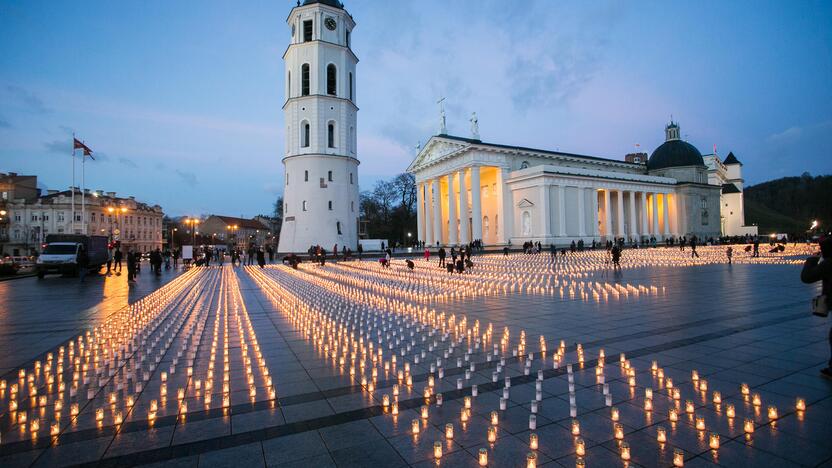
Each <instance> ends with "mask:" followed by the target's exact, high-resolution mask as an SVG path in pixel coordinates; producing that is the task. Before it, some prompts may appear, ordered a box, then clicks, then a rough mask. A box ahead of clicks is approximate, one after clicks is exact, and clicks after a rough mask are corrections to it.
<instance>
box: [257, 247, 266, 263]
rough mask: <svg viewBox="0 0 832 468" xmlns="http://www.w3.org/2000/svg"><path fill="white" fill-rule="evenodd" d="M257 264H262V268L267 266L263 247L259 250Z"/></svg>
mask: <svg viewBox="0 0 832 468" xmlns="http://www.w3.org/2000/svg"><path fill="white" fill-rule="evenodd" d="M257 264H258V265H260V268H264V267H265V266H266V254H265V252H263V248H262V247H261V248H260V249H258V250H257Z"/></svg>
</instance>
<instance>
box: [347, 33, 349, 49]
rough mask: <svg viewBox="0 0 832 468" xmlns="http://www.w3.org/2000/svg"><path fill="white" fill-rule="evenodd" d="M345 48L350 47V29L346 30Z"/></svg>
mask: <svg viewBox="0 0 832 468" xmlns="http://www.w3.org/2000/svg"><path fill="white" fill-rule="evenodd" d="M347 48H348V49H349V48H350V31H349V30H347Z"/></svg>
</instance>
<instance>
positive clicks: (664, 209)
mask: <svg viewBox="0 0 832 468" xmlns="http://www.w3.org/2000/svg"><path fill="white" fill-rule="evenodd" d="M667 198H668V197H667V194H666V193H663V194H662V215H663V217H664V237H665V239H667V238H668V237H670V216H668V214H667V211H668V210H667Z"/></svg>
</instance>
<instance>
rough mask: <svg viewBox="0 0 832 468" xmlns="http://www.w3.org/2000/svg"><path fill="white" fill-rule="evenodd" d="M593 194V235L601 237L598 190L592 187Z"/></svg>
mask: <svg viewBox="0 0 832 468" xmlns="http://www.w3.org/2000/svg"><path fill="white" fill-rule="evenodd" d="M590 194H591V195H592V198H591V200H592V216H591V218H592V237H599V236H600V235H601V233H600V231H599V229H598V190H595V189H594V188H592V189H590Z"/></svg>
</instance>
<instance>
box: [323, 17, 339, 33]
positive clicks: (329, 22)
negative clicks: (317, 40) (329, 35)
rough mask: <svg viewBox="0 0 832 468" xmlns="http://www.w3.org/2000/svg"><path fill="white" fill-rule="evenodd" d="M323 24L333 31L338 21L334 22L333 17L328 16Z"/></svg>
mask: <svg viewBox="0 0 832 468" xmlns="http://www.w3.org/2000/svg"><path fill="white" fill-rule="evenodd" d="M324 26H326V28H327V29H329V30H330V31H335V27H336V26H338V23H336V22H335V18H332V17H330V18H327V19H326V20H324Z"/></svg>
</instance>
